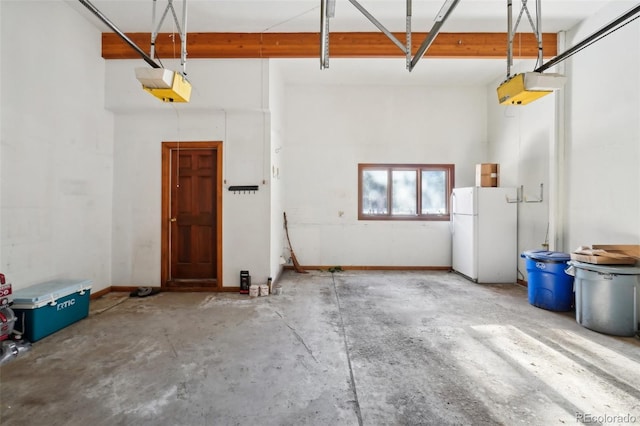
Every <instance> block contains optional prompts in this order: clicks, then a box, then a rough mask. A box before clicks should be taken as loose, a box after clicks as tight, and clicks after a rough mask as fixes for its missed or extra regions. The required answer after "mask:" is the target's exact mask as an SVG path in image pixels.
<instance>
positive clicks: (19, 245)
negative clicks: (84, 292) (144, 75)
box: [0, 1, 113, 292]
mask: <svg viewBox="0 0 640 426" xmlns="http://www.w3.org/2000/svg"><path fill="white" fill-rule="evenodd" d="M0 7H1V10H2V18H1V19H2V22H1V26H0V27H1V28H2V41H1V43H2V44H1V49H0V56H1V57H2V70H1V82H0V84H1V86H2V100H1V108H2V113H1V143H0V150H1V151H0V156H1V164H2V166H1V173H2V175H1V195H2V198H1V201H0V207H1V208H0V211H1V218H2V224H1V231H0V247H1V248H2V250H1V252H0V271H1V272H3V273H5V274H6V275H7V278H8V279H9V280H11V281H12V283H13V285H14V288H15V289H19V288H23V287H26V286H29V285H31V284H34V283H37V282H41V281H45V280H47V279H51V278H59V277H60V278H64V277H66V278H88V279H91V280H93V291H94V292H95V291H98V290H100V289H102V288H105V287H107V286H109V285H111V192H112V171H113V170H112V168H113V142H112V141H113V119H112V115H111V113H109V112H107V111H105V110H104V61H103V60H102V59H101V58H100V56H99V53H98V52H99V50H100V43H101V35H100V32H99V31H98V30H97V29H95V28H94V27H93V26H92V25H91V24H90V23H89V22H87V21H86V20H85V19H84V18H82V17H81V16H80V15H79V14H78V13H77V12H76V11H74V10H72V9H71V8H69V6H68V5H67V4H65V3H64V2H50V1H42V2H35V1H33V2H12V1H2V3H1V6H0ZM61 49H63V50H61ZM61 52H63V60H62V59H61V55H60V53H61Z"/></svg>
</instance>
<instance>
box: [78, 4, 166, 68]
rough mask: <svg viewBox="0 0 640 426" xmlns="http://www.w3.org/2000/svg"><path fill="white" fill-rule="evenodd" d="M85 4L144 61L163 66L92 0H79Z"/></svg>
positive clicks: (157, 66) (154, 65)
mask: <svg viewBox="0 0 640 426" xmlns="http://www.w3.org/2000/svg"><path fill="white" fill-rule="evenodd" d="M78 1H79V2H80V3H81V4H82V5H83V6H85V7H86V8H87V9H89V10H90V11H91V13H93V14H94V15H95V16H97V17H98V19H100V20H101V21H102V22H104V24H105V25H107V26H108V27H109V28H111V30H113V32H114V33H116V34H117V35H119V36H120V38H122V40H124V41H125V43H127V44H128V45H129V46H131V47H132V48H133V50H135V51H136V52H138V54H140V56H141V57H142V59H144V61H145V62H146V63H148V64H149V65H151V66H152V67H153V68H162V67H161V66H160V65H159V64H158V63H157V62H156V61H154V60H153V58H151V57H150V56H149V55H147V54H146V53H145V52H144V50H142V49H141V48H140V46H138V45H137V44H135V43H134V42H133V40H131V39H130V38H129V37H127V35H126V34H125V33H123V32H122V31H120V29H119V28H118V27H117V26H116V25H115V24H114V23H113V22H111V20H109V18H107V17H106V16H105V15H104V14H103V13H102V12H100V11H99V10H98V9H97V8H96V7H95V6H94V5H93V4H91V2H90V1H89V0H78Z"/></svg>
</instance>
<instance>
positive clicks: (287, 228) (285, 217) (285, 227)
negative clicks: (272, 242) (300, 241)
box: [282, 212, 293, 253]
mask: <svg viewBox="0 0 640 426" xmlns="http://www.w3.org/2000/svg"><path fill="white" fill-rule="evenodd" d="M282 214H283V215H284V231H285V233H286V234H287V242H288V243H289V250H291V252H292V253H293V247H291V240H290V239H289V227H288V226H287V212H282Z"/></svg>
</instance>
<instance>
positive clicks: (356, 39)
mask: <svg viewBox="0 0 640 426" xmlns="http://www.w3.org/2000/svg"><path fill="white" fill-rule="evenodd" d="M394 35H395V36H396V37H397V38H398V39H399V40H404V39H405V33H395V34H394ZM127 36H128V37H129V38H131V40H132V41H133V42H134V43H136V44H137V45H138V46H139V47H140V48H141V49H143V50H144V51H147V52H148V51H149V50H150V49H149V47H150V40H151V35H150V34H149V33H127ZM426 37H427V33H412V36H411V40H412V52H414V53H415V52H416V51H417V49H418V47H419V46H420V43H422V41H423V40H424V39H425V38H426ZM174 38H175V40H174ZM542 40H543V52H544V56H545V57H549V58H550V57H554V56H556V55H557V44H556V43H557V35H556V34H555V33H545V34H543V36H542ZM513 46H514V49H513V56H514V58H516V59H518V58H526V59H535V58H537V57H538V43H537V41H536V39H535V35H534V34H533V33H518V34H516V36H515V39H514V42H513ZM156 54H157V56H158V57H159V58H160V59H168V58H179V57H180V38H179V35H178V34H175V35H174V34H171V33H160V34H158V37H157V39H156ZM187 55H188V56H187V58H188V59H205V58H206V59H223V58H319V56H320V34H319V33H262V34H261V33H197V32H196V33H189V34H188V35H187ZM329 56H330V57H331V58H366V57H368V58H375V57H404V56H405V55H404V53H402V51H401V50H400V49H399V48H398V46H396V45H395V44H393V43H392V42H391V40H389V39H388V38H387V36H386V35H384V34H383V33H380V32H358V33H355V32H332V33H331V34H330V35H329ZM425 56H427V57H431V58H468V59H472V58H476V59H477V58H482V59H500V58H505V59H506V57H507V33H440V34H439V35H438V37H436V39H435V41H434V42H433V44H432V45H431V47H430V48H429V50H427V53H426V55H425ZM102 57H103V58H105V59H136V58H139V57H140V55H139V54H138V53H136V52H135V51H134V50H133V49H132V48H131V47H130V46H129V45H127V44H126V43H125V42H124V41H123V40H122V39H121V38H120V37H119V36H118V35H117V34H114V33H103V34H102Z"/></svg>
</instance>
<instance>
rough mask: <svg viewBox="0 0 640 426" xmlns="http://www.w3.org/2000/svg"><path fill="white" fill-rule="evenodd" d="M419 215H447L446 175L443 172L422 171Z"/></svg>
mask: <svg viewBox="0 0 640 426" xmlns="http://www.w3.org/2000/svg"><path fill="white" fill-rule="evenodd" d="M421 213H422V214H446V213H447V175H446V172H445V171H444V170H423V171H422V210H421Z"/></svg>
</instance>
